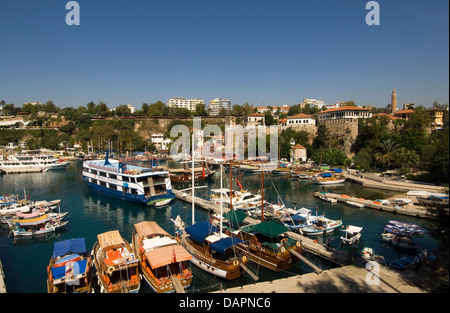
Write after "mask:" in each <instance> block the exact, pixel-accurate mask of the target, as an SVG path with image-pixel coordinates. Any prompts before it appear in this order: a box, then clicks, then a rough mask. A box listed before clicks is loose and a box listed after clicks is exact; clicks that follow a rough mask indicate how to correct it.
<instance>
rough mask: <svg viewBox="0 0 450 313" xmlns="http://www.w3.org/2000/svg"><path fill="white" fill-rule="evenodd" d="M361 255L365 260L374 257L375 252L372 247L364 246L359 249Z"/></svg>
mask: <svg viewBox="0 0 450 313" xmlns="http://www.w3.org/2000/svg"><path fill="white" fill-rule="evenodd" d="M361 257H362V258H363V259H365V260H373V259H374V257H375V252H374V251H373V249H372V248H369V247H364V248H363V249H362V251H361Z"/></svg>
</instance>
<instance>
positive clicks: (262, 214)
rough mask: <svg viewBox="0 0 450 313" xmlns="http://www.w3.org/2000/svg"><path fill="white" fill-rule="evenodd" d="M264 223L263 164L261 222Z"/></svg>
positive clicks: (262, 172) (262, 173) (262, 175)
mask: <svg viewBox="0 0 450 313" xmlns="http://www.w3.org/2000/svg"><path fill="white" fill-rule="evenodd" d="M263 221H264V170H263V164H262V162H261V222H263Z"/></svg>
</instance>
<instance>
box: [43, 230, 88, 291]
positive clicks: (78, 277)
mask: <svg viewBox="0 0 450 313" xmlns="http://www.w3.org/2000/svg"><path fill="white" fill-rule="evenodd" d="M91 266H92V259H91V256H90V254H89V253H88V252H87V250H86V243H85V239H84V238H76V239H68V240H64V241H58V242H55V243H54V248H53V254H52V257H51V259H50V263H49V265H48V267H47V292H48V293H88V292H91V287H92V275H91V273H92V272H91Z"/></svg>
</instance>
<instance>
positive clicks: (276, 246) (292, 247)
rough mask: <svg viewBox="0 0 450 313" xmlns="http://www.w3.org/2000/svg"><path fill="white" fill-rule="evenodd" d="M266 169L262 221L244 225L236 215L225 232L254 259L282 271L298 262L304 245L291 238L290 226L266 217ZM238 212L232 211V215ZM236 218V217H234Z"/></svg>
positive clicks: (262, 178)
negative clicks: (238, 240) (236, 239)
mask: <svg viewBox="0 0 450 313" xmlns="http://www.w3.org/2000/svg"><path fill="white" fill-rule="evenodd" d="M263 204H264V171H261V210H262V212H261V215H260V216H261V222H260V223H258V224H254V225H248V226H241V222H242V221H243V219H242V217H243V216H242V217H240V218H239V217H238V216H237V215H235V218H236V221H235V222H234V223H231V224H229V228H228V229H227V230H226V231H225V232H226V233H227V234H228V235H230V236H234V237H236V238H238V239H240V240H242V243H240V244H238V245H237V248H238V249H239V250H240V251H242V252H243V253H246V254H247V255H248V257H249V259H250V260H251V261H253V262H254V263H258V264H260V265H262V266H264V267H266V268H268V269H270V270H273V271H275V272H281V271H283V270H286V269H288V268H290V267H291V266H292V265H294V264H295V263H297V262H298V261H299V260H300V258H301V254H302V253H303V248H302V246H301V243H300V242H299V241H296V240H294V239H292V238H290V237H289V236H288V235H287V234H286V233H287V232H288V231H289V229H288V228H287V227H285V226H283V225H281V224H280V223H278V222H277V221H275V220H267V221H265V220H264V216H265V215H264V207H265V206H264V205H263ZM237 212H238V211H234V212H233V211H230V212H228V215H227V216H228V217H230V216H231V217H232V216H233V214H237ZM232 218H233V217H232Z"/></svg>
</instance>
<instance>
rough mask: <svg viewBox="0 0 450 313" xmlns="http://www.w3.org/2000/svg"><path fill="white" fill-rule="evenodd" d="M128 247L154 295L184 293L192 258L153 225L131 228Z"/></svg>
mask: <svg viewBox="0 0 450 313" xmlns="http://www.w3.org/2000/svg"><path fill="white" fill-rule="evenodd" d="M132 246H133V249H134V253H135V255H137V256H138V259H139V265H140V269H141V273H142V276H143V277H144V280H145V281H146V282H147V284H148V285H149V286H150V288H151V289H152V290H153V291H154V292H157V293H173V292H184V289H187V288H189V286H190V285H191V282H192V277H193V275H192V271H191V269H190V267H189V266H188V261H189V260H191V259H192V256H191V255H190V254H189V253H188V252H187V251H186V250H185V249H184V248H183V247H182V246H181V245H180V244H179V242H178V241H177V240H176V239H174V238H173V237H172V236H171V235H170V234H169V233H167V232H166V231H165V230H164V229H162V228H161V227H160V226H159V225H158V224H157V223H156V222H151V221H144V222H140V223H137V224H134V230H133V239H132Z"/></svg>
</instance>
